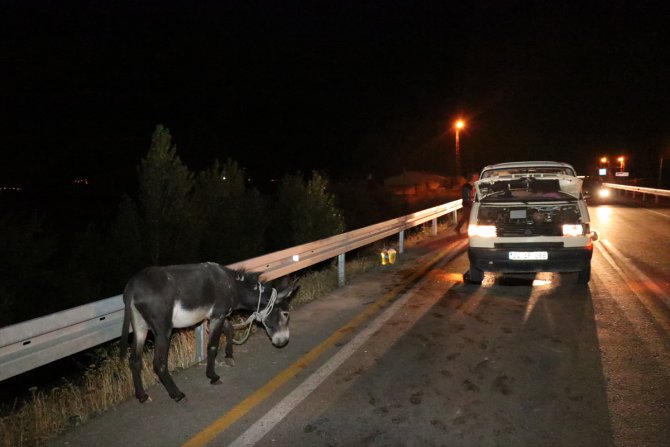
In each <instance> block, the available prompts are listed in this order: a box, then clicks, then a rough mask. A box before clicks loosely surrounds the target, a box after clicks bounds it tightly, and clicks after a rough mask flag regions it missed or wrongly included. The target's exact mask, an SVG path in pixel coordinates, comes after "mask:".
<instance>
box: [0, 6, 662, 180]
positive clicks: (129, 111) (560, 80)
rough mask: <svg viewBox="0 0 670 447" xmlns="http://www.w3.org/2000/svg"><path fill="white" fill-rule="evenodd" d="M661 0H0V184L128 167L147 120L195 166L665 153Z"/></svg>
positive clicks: (384, 166)
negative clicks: (459, 155) (456, 128)
mask: <svg viewBox="0 0 670 447" xmlns="http://www.w3.org/2000/svg"><path fill="white" fill-rule="evenodd" d="M664 3H665V2H644V1H634V2H621V1H605V2H588V1H572V2H570V1H567V2H566V1H554V2H538V1H535V2H515V1H488V2H486V1H484V2H482V1H462V2H451V1H433V2H429V1H392V0H384V1H381V0H380V1H344V0H334V1H317V0H314V1H299V2H298V1H286V0H281V1H279V0H275V1H269V0H268V1H248V0H247V1H243V0H241V1H217V2H214V1H185V2H176V1H169V0H161V1H132V2H130V1H67V2H65V1H63V2H58V1H48V2H47V1H15V2H7V1H3V2H1V3H0V54H1V55H2V70H1V72H2V74H1V75H0V76H1V78H0V89H1V90H0V101H1V102H0V104H1V106H0V113H1V116H0V126H1V127H0V130H1V132H2V133H1V135H2V140H1V141H2V143H1V146H0V147H1V148H2V149H1V154H2V159H1V167H0V184H18V185H24V186H25V185H29V184H46V185H48V184H51V183H58V182H69V181H71V179H73V178H77V177H81V178H89V179H91V181H92V182H94V183H95V182H97V183H104V184H111V185H119V188H121V187H122V186H120V185H124V182H125V181H127V180H128V179H129V178H135V176H136V166H137V165H138V163H139V161H140V159H141V158H142V157H143V156H144V155H145V154H146V152H147V150H148V148H149V144H150V137H151V134H152V132H153V130H154V128H155V126H156V125H157V124H163V125H164V126H166V127H167V128H168V129H170V131H171V133H172V137H173V141H174V142H175V144H176V145H177V149H178V153H179V155H180V156H181V158H182V160H183V161H184V162H185V163H186V164H187V165H188V166H189V167H190V168H191V169H192V170H200V169H204V168H207V167H209V166H210V165H211V164H212V162H213V161H214V159H215V158H218V159H220V160H222V161H223V160H225V159H227V158H229V157H230V158H232V159H233V160H235V161H237V162H238V163H240V164H241V165H242V166H243V167H245V168H246V169H247V170H248V172H249V173H250V175H252V176H255V177H257V178H269V177H276V178H277V177H281V176H282V175H283V174H285V173H289V172H292V173H293V172H296V171H302V172H310V171H311V170H313V169H318V170H323V171H326V172H327V173H329V174H330V175H331V176H332V177H334V178H345V177H359V178H363V177H365V176H366V175H367V174H368V173H371V174H373V176H375V177H376V178H384V177H385V176H388V175H390V174H394V173H397V172H400V171H402V170H403V169H421V170H430V171H433V172H436V173H439V174H451V173H453V150H454V134H453V132H452V131H451V130H450V126H451V124H452V123H453V121H454V120H455V119H456V118H457V117H459V116H462V117H464V118H465V119H466V120H467V123H468V124H467V128H466V130H464V131H463V132H462V133H461V147H462V151H463V160H464V163H465V165H466V168H468V169H480V168H481V167H482V166H484V165H486V164H490V163H495V162H502V161H513V160H523V159H554V160H560V161H567V162H570V163H573V164H575V166H576V167H577V169H578V170H579V171H580V173H588V172H586V171H588V170H591V169H593V167H594V166H595V163H596V160H597V158H598V157H599V156H601V155H605V154H609V155H610V156H614V155H619V154H624V155H625V156H626V157H627V158H628V159H629V161H628V162H627V163H628V168H629V170H630V171H631V175H632V176H636V177H652V178H656V176H657V175H658V161H659V155H660V154H661V153H662V151H663V150H665V151H666V160H667V162H666V163H667V164H670V160H668V158H670V154H668V151H667V148H668V147H670V34H669V32H670V31H669V30H670V26H668V17H670V15H669V14H668V13H669V12H670V10H668V9H667V8H665V7H663V6H662V5H663V4H664Z"/></svg>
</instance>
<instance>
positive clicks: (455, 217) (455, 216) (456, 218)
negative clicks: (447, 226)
mask: <svg viewBox="0 0 670 447" xmlns="http://www.w3.org/2000/svg"><path fill="white" fill-rule="evenodd" d="M451 214H453V216H454V225H458V210H454V212H453V213H451Z"/></svg>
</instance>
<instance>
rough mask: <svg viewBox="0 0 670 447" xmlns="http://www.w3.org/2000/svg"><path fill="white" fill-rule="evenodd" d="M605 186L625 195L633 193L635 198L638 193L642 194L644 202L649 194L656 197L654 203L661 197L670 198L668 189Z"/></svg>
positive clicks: (615, 184) (617, 185)
mask: <svg viewBox="0 0 670 447" xmlns="http://www.w3.org/2000/svg"><path fill="white" fill-rule="evenodd" d="M603 185H604V186H607V187H608V188H612V189H620V190H623V191H624V193H626V192H628V191H630V192H632V193H633V197H635V194H636V193H640V194H642V200H646V195H647V194H649V195H652V196H654V201H655V202H656V203H658V198H659V197H670V190H667V189H655V188H646V187H643V186H629V185H620V184H618V183H603Z"/></svg>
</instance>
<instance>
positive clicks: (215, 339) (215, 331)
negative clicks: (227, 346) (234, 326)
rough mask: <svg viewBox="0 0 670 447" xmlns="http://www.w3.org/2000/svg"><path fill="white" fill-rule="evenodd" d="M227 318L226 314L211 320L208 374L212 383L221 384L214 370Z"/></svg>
mask: <svg viewBox="0 0 670 447" xmlns="http://www.w3.org/2000/svg"><path fill="white" fill-rule="evenodd" d="M225 321H226V318H225V317H224V316H220V317H215V318H212V319H210V320H209V340H208V341H207V371H206V375H207V378H208V379H209V383H211V384H212V385H219V384H221V380H220V379H221V378H220V377H219V376H218V375H217V374H216V371H214V367H215V366H216V355H217V354H218V353H219V340H220V339H221V332H222V330H223V328H224V326H225V323H224V322H225Z"/></svg>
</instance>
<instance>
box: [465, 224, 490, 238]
mask: <svg viewBox="0 0 670 447" xmlns="http://www.w3.org/2000/svg"><path fill="white" fill-rule="evenodd" d="M468 236H479V237H496V227H495V225H468Z"/></svg>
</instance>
